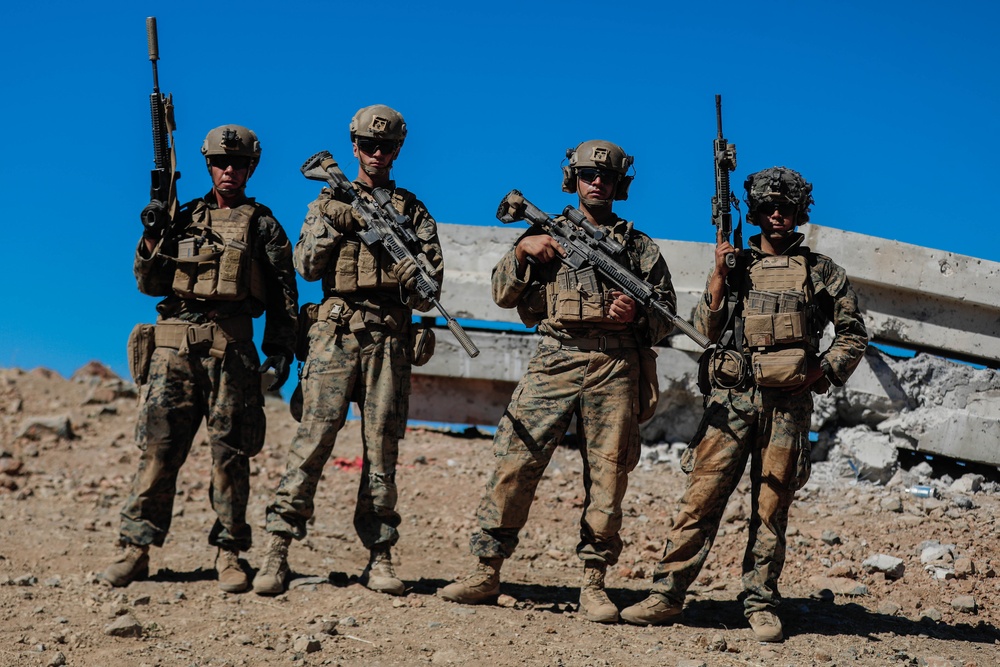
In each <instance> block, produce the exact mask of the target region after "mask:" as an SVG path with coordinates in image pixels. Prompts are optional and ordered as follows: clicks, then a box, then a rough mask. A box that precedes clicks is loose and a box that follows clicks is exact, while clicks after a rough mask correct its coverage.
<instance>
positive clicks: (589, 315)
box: [545, 266, 614, 323]
mask: <svg viewBox="0 0 1000 667" xmlns="http://www.w3.org/2000/svg"><path fill="white" fill-rule="evenodd" d="M545 290H546V291H545V298H546V301H547V303H548V308H549V312H548V315H549V317H550V318H551V319H553V320H555V321H557V322H564V323H577V322H590V323H610V322H613V321H614V320H612V319H611V318H610V317H609V316H608V307H609V306H610V305H611V303H612V302H613V301H614V297H612V296H611V294H612V290H610V289H604V288H603V287H602V286H601V284H600V282H599V281H598V279H597V272H596V270H595V269H594V268H593V267H587V268H585V269H580V270H579V271H575V270H572V269H569V268H567V267H565V266H564V267H562V268H560V270H559V272H558V273H557V274H556V279H555V280H554V281H552V282H551V283H548V284H547V285H546V288H545Z"/></svg>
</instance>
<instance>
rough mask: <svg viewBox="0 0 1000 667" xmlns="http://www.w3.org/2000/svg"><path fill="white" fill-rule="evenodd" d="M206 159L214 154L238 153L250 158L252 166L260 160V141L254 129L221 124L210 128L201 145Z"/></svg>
mask: <svg viewBox="0 0 1000 667" xmlns="http://www.w3.org/2000/svg"><path fill="white" fill-rule="evenodd" d="M201 154H202V155H204V156H205V161H206V162H208V160H209V158H211V157H212V156H213V155H237V156H240V157H247V158H250V166H251V167H254V166H256V165H257V162H259V161H260V141H259V140H258V139H257V135H256V134H254V132H253V130H250V129H247V128H245V127H243V126H242V125H220V126H219V127H217V128H215V129H214V130H210V131H209V133H208V135H207V136H206V137H205V141H204V143H202V145H201Z"/></svg>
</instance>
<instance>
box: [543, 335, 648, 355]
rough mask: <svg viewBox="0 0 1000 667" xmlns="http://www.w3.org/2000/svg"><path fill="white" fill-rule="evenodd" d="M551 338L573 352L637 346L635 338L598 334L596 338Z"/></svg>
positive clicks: (634, 347) (562, 347)
mask: <svg viewBox="0 0 1000 667" xmlns="http://www.w3.org/2000/svg"><path fill="white" fill-rule="evenodd" d="M552 340H553V341H555V343H556V345H558V346H559V347H560V348H561V349H563V350H571V351H573V352H607V351H609V350H623V349H636V348H638V347H639V343H638V341H636V339H635V338H621V337H611V338H609V337H608V336H600V337H598V338H552Z"/></svg>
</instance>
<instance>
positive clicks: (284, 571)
mask: <svg viewBox="0 0 1000 667" xmlns="http://www.w3.org/2000/svg"><path fill="white" fill-rule="evenodd" d="M291 541H292V538H291V537H290V536H288V535H280V534H278V533H271V537H270V540H269V541H268V543H267V551H265V552H264V564H263V565H261V566H260V570H258V572H257V576H256V577H254V578H253V592H254V593H256V594H257V595H280V594H281V593H284V592H285V582H286V581H287V579H288V545H289V544H290V543H291Z"/></svg>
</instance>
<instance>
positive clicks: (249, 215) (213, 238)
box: [172, 205, 266, 302]
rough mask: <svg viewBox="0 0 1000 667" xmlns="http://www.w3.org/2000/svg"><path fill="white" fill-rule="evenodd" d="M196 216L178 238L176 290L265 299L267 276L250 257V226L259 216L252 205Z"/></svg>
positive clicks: (199, 211) (216, 297)
mask: <svg viewBox="0 0 1000 667" xmlns="http://www.w3.org/2000/svg"><path fill="white" fill-rule="evenodd" d="M192 216H193V217H194V218H195V219H196V220H197V222H194V223H192V224H190V225H188V226H187V227H186V228H185V230H184V231H185V235H184V237H183V238H182V239H181V240H180V241H178V242H177V257H176V258H174V261H175V269H174V280H173V285H172V287H173V291H174V293H175V294H176V295H177V296H179V297H181V298H183V299H206V300H213V301H241V300H243V299H245V298H247V297H248V296H253V297H255V298H257V299H258V300H260V301H261V302H265V301H266V297H265V290H264V280H263V276H262V275H261V272H260V267H259V266H258V265H257V262H255V261H253V259H252V257H251V248H250V227H251V225H252V223H253V221H254V219H255V218H256V216H257V209H256V208H254V207H252V206H240V207H237V208H236V209H216V210H208V209H207V207H205V206H204V205H199V206H197V207H196V208H195V209H194V211H193V212H192Z"/></svg>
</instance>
